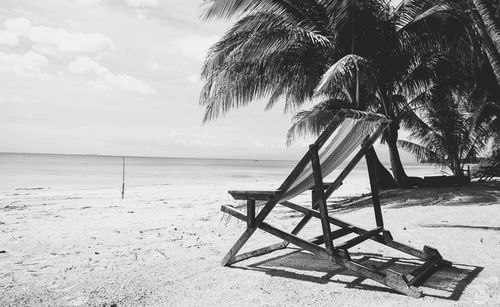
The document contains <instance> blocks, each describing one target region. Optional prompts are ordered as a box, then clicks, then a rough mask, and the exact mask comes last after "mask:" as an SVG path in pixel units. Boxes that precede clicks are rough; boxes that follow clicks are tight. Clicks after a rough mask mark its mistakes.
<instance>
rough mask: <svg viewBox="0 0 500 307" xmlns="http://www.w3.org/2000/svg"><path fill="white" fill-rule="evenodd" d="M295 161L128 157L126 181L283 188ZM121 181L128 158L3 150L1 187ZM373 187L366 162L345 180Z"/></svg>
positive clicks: (350, 187)
mask: <svg viewBox="0 0 500 307" xmlns="http://www.w3.org/2000/svg"><path fill="white" fill-rule="evenodd" d="M295 164H296V161H269V160H228V159H186V158H146V157H126V158H125V181H126V185H127V187H128V188H133V187H138V186H151V185H176V184H223V185H225V186H228V185H230V186H234V188H239V189H245V188H247V187H249V186H259V184H265V185H266V186H269V187H275V188H277V187H278V186H279V185H280V184H281V182H282V181H283V180H284V178H285V177H286V176H287V175H288V174H289V172H290V171H291V170H292V168H293V167H294V165H295ZM406 171H407V173H408V174H409V175H414V176H424V175H434V174H438V173H439V172H440V170H439V169H438V168H434V167H432V166H429V165H419V164H406ZM337 173H338V172H337ZM335 174H336V173H335V172H334V173H333V174H332V175H331V176H329V178H327V179H331V177H333V176H335ZM121 183H122V157H116V156H87V155H52V154H17V153H0V190H12V189H32V188H51V189H67V188H71V189H73V188H76V189H100V188H119V187H120V186H121ZM367 191H368V178H367V171H366V164H365V162H364V161H362V162H360V163H359V165H358V166H357V167H356V168H355V169H354V170H353V172H352V173H351V174H350V175H349V177H348V178H347V179H346V180H345V182H344V185H343V186H342V188H341V189H340V190H339V195H353V194H360V193H364V192H367Z"/></svg>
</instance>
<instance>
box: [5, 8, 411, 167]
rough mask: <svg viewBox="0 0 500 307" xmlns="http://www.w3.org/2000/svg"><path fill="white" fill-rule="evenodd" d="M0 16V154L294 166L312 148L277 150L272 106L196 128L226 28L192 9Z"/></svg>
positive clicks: (10, 12)
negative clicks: (211, 58)
mask: <svg viewBox="0 0 500 307" xmlns="http://www.w3.org/2000/svg"><path fill="white" fill-rule="evenodd" d="M0 4H1V5H0V84H1V88H2V90H1V91H0V109H1V110H2V111H1V112H0V152H29V153H40V152H42V153H62V154H101V155H134V156H163V157H198V158H238V159H241V158H249V159H295V158H297V157H299V156H300V155H301V154H303V153H304V152H305V150H306V148H307V147H306V145H307V144H308V143H311V142H312V140H311V139H306V140H301V141H298V142H297V143H296V144H295V145H293V146H292V147H290V148H287V146H286V144H285V139H286V131H287V130H288V128H289V126H290V121H291V117H292V114H285V113H284V112H283V108H282V105H278V106H276V107H275V108H274V109H272V110H270V111H265V110H264V106H265V104H264V103H263V102H256V103H253V104H251V105H250V106H248V107H245V108H242V109H239V110H234V111H232V112H230V113H228V114H227V115H226V116H224V117H222V118H220V119H218V120H216V121H215V122H212V123H209V124H202V122H201V121H202V117H203V108H202V107H200V106H199V104H198V100H199V92H200V89H201V82H200V79H199V72H200V69H201V65H202V63H203V59H204V57H205V54H206V51H207V49H208V48H209V47H210V46H211V45H212V44H213V43H215V42H216V41H217V40H218V39H219V38H220V37H221V36H222V35H223V33H224V31H225V30H226V29H227V28H228V27H229V25H230V23H228V22H213V21H211V22H205V21H201V20H200V19H199V16H200V12H201V10H200V5H199V0H183V1H179V0H43V1H39V0H0ZM377 148H379V149H380V155H381V159H382V160H387V159H388V157H387V153H386V151H385V150H384V148H383V146H381V145H377ZM405 157H407V156H406V155H405Z"/></svg>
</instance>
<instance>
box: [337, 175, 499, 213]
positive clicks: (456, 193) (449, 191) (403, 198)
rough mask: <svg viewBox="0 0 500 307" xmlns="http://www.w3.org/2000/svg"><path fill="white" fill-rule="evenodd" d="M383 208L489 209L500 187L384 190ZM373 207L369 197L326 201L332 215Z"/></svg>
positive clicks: (478, 185)
mask: <svg viewBox="0 0 500 307" xmlns="http://www.w3.org/2000/svg"><path fill="white" fill-rule="evenodd" d="M380 200H381V205H382V206H390V208H391V209H398V208H408V207H414V206H419V207H420V206H435V205H439V206H467V205H471V204H474V205H479V206H488V205H496V204H500V184H499V183H496V182H484V183H483V182H481V183H479V182H474V183H470V184H467V185H463V186H456V187H435V188H416V189H397V190H386V191H382V192H381V193H380ZM370 206H372V200H371V195H370V194H366V195H362V196H358V197H354V198H349V199H344V200H337V201H331V202H329V207H330V211H331V212H351V211H355V210H358V209H361V208H365V207H370Z"/></svg>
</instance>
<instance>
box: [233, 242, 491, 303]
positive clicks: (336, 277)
mask: <svg viewBox="0 0 500 307" xmlns="http://www.w3.org/2000/svg"><path fill="white" fill-rule="evenodd" d="M351 257H352V259H353V260H354V261H356V262H359V263H362V264H363V265H365V266H368V267H371V268H374V269H377V270H385V269H392V270H395V271H398V272H401V273H403V274H409V273H411V272H412V271H413V270H415V269H416V268H418V267H419V266H420V265H422V262H421V261H419V260H416V259H409V258H398V257H384V256H382V255H380V254H370V253H351ZM232 267H233V268H237V269H242V270H253V271H260V272H264V273H266V274H268V275H270V276H273V277H282V278H290V279H296V280H301V281H307V282H313V283H319V284H328V283H337V284H345V287H346V288H356V289H363V290H368V291H378V292H388V293H397V294H399V293H398V292H396V291H394V290H393V289H391V288H388V287H386V286H383V285H378V284H377V283H375V282H373V281H371V280H369V279H366V278H365V277H362V276H360V275H358V274H356V273H355V272H353V271H350V270H348V269H346V268H344V267H341V266H338V265H336V264H334V263H332V262H328V261H325V260H324V259H322V258H320V257H318V256H316V255H314V254H311V253H309V252H306V251H303V250H297V249H295V250H293V251H291V252H288V253H286V254H281V255H279V256H276V257H273V258H269V259H266V260H263V261H259V262H256V263H252V264H249V265H247V266H236V265H233V266H232ZM483 269H484V268H483V267H478V266H471V265H462V264H453V266H452V267H444V268H440V269H439V270H437V271H434V272H431V274H432V275H430V276H429V277H428V278H427V279H426V280H425V281H424V282H423V283H421V284H417V285H416V286H419V287H420V288H421V289H422V290H423V292H424V295H425V296H430V297H436V298H441V299H447V300H453V301H458V300H459V299H460V296H461V295H462V294H463V292H464V290H465V288H466V287H467V285H469V284H470V283H471V282H472V281H473V280H474V278H476V277H477V276H478V275H479V273H480V272H481V271H482V270H483ZM323 273H324V274H323ZM365 281H369V282H368V283H367V282H365Z"/></svg>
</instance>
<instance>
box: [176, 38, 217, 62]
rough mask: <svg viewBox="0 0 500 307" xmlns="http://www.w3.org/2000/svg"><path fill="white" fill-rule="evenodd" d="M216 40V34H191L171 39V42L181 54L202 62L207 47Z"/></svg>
mask: <svg viewBox="0 0 500 307" xmlns="http://www.w3.org/2000/svg"><path fill="white" fill-rule="evenodd" d="M218 40H219V37H218V36H210V37H204V36H199V35H191V36H187V37H184V38H179V39H176V40H174V41H173V44H174V46H175V48H176V49H177V50H178V51H179V53H180V54H181V55H182V56H184V57H188V58H191V59H195V60H197V61H198V62H203V61H204V60H205V57H206V55H207V52H208V49H209V48H210V47H211V46H212V45H213V44H214V43H215V42H217V41H218Z"/></svg>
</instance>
